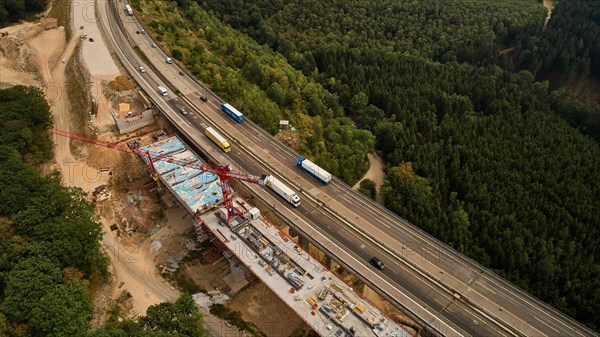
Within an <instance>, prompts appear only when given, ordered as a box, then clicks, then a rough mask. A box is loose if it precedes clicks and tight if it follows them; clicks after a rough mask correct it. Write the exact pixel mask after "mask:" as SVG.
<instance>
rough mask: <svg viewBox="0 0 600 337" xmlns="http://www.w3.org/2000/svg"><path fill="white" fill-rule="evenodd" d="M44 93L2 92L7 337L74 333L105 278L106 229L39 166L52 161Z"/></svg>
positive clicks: (1, 311) (1, 275)
mask: <svg viewBox="0 0 600 337" xmlns="http://www.w3.org/2000/svg"><path fill="white" fill-rule="evenodd" d="M50 124H51V119H50V114H49V106H48V104H47V103H46V101H45V100H44V97H43V95H42V93H41V92H40V91H39V90H37V89H35V88H31V87H29V88H28V87H22V86H16V87H13V88H10V89H3V90H0V129H2V133H1V134H0V181H2V188H1V189H0V200H2V203H0V228H1V229H0V247H1V248H0V252H1V253H0V335H3V336H75V335H79V334H81V333H83V332H85V331H86V330H87V328H88V324H89V320H90V318H91V315H92V306H91V304H90V299H89V295H88V292H89V284H90V283H89V281H90V279H91V278H92V277H94V276H102V275H104V274H106V259H105V258H104V257H103V255H102V254H101V253H100V249H99V244H98V240H99V239H100V236H101V231H100V226H99V225H98V224H97V223H96V222H95V220H94V219H95V218H94V210H93V207H92V206H91V205H90V204H89V203H88V202H87V201H86V200H85V195H84V194H83V192H81V191H80V190H73V189H67V188H65V187H63V186H62V185H61V183H60V180H59V178H58V177H57V176H50V177H42V176H40V175H39V173H38V171H37V168H36V165H37V164H40V163H42V162H44V161H46V160H48V159H50V158H51V156H52V145H51V142H50V140H49V138H48V136H47V133H46V129H47V128H48V127H49V126H50Z"/></svg>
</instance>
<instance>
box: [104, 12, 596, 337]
mask: <svg viewBox="0 0 600 337" xmlns="http://www.w3.org/2000/svg"><path fill="white" fill-rule="evenodd" d="M96 6H97V11H96V12H97V15H98V16H99V20H100V24H101V26H102V27H103V30H104V33H105V37H106V39H107V42H108V43H109V44H110V45H112V48H113V50H114V52H115V54H116V55H117V56H118V57H119V59H120V60H121V62H122V64H123V66H124V67H125V68H126V69H127V71H129V73H130V74H131V76H132V77H133V78H134V79H135V80H136V81H137V82H138V84H139V85H140V87H141V88H142V89H144V90H145V91H146V92H147V93H148V95H149V96H150V98H151V99H152V100H153V101H154V102H155V104H156V106H157V107H159V108H160V110H162V112H163V113H164V114H165V116H166V117H167V118H168V119H169V120H170V121H171V122H172V123H173V124H174V125H175V126H176V127H177V128H178V130H179V131H180V132H181V134H182V135H183V136H184V137H186V138H187V139H188V141H189V142H190V144H193V145H195V146H197V147H198V148H200V149H203V151H204V152H205V154H206V155H207V156H208V157H209V158H211V159H212V160H214V161H215V162H226V163H230V164H233V165H234V166H236V169H238V170H240V171H246V172H250V173H252V174H261V173H269V174H274V175H276V176H277V177H278V178H279V179H281V180H283V181H284V182H286V184H288V185H289V186H292V187H294V188H295V189H296V190H297V191H300V192H301V198H302V205H301V206H300V207H299V208H297V209H292V208H291V207H288V206H287V205H286V204H284V202H283V201H282V200H281V199H279V198H278V197H276V196H275V195H274V194H272V192H269V191H267V190H263V189H260V190H256V189H255V192H256V193H257V194H258V195H259V196H260V197H261V198H263V199H265V200H272V203H271V204H272V205H273V207H274V209H273V211H275V212H277V213H278V214H279V215H280V216H282V218H283V219H285V220H287V221H288V223H290V224H291V225H293V226H295V229H297V230H298V231H299V232H300V233H303V234H304V235H305V236H306V237H308V238H309V240H311V242H312V243H313V244H315V245H317V246H318V247H319V248H321V249H322V250H324V251H325V252H326V253H327V254H329V255H330V256H332V257H333V259H335V260H336V262H338V263H340V264H341V265H344V266H345V267H347V268H348V269H350V270H352V271H353V272H354V273H355V274H356V275H357V276H359V277H360V278H361V279H362V280H364V281H365V282H366V283H367V284H368V285H369V286H371V287H372V288H374V289H376V290H377V291H378V292H379V293H380V294H382V295H383V296H384V297H386V298H387V299H388V300H389V301H391V302H392V303H394V304H395V305H397V306H398V307H400V308H401V309H403V310H404V311H405V312H406V313H407V314H409V315H410V316H411V317H413V318H414V319H415V320H416V321H417V322H419V323H420V324H421V325H423V326H424V327H425V329H426V330H427V331H428V332H430V333H431V334H434V335H439V336H560V337H564V336H597V334H596V333H595V332H594V331H592V330H590V329H589V328H587V327H586V326H584V325H582V324H580V323H578V322H576V321H575V320H573V319H572V318H570V317H568V316H566V315H564V314H562V313H561V312H559V311H558V310H556V309H554V308H552V307H551V306H549V305H547V304H545V303H543V302H541V301H540V300H538V299H536V298H535V297H533V296H531V295H529V294H527V293H526V292H524V291H523V290H521V289H519V288H518V287H516V286H514V285H512V284H511V283H509V282H508V281H506V280H504V279H502V278H501V277H499V276H498V275H496V274H494V273H493V272H491V271H489V270H486V269H485V268H483V267H481V266H480V265H479V264H477V263H476V262H474V261H472V260H470V259H468V258H466V257H465V256H463V255H461V254H460V253H458V252H457V251H455V250H454V249H452V248H450V247H448V246H447V245H445V244H444V243H442V242H440V241H438V240H437V239H435V238H433V237H432V236H430V235H428V234H426V233H425V232H423V231H422V230H420V229H419V228H417V227H416V226H414V225H412V224H410V223H408V222H407V221H406V220H404V219H402V218H400V217H399V216H397V215H395V214H393V213H392V212H390V211H389V210H387V209H385V208H384V207H382V206H381V205H378V204H376V203H375V202H373V201H372V200H370V199H368V198H366V197H364V196H363V195H361V194H360V193H357V192H354V191H353V190H352V189H351V188H350V187H349V186H347V185H346V184H345V183H343V182H342V181H340V180H338V179H335V178H334V179H333V180H332V182H331V183H330V184H328V185H322V184H320V183H318V182H317V181H316V180H314V179H312V178H310V177H309V176H308V175H306V174H304V173H303V172H300V171H299V170H298V169H297V168H296V166H295V163H296V158H297V157H298V154H297V153H294V152H293V151H292V150H290V149H289V148H288V147H287V146H285V145H283V144H281V143H279V142H278V141H276V140H275V139H274V138H273V137H272V136H271V135H270V134H268V133H267V132H265V131H264V130H263V129H261V128H260V127H258V126H257V125H255V124H254V123H252V122H251V121H249V120H246V121H245V122H244V123H243V124H237V123H235V122H234V121H233V120H232V119H231V118H230V117H228V116H227V115H225V114H224V113H223V112H221V111H220V109H219V105H220V103H221V99H219V98H218V97H217V96H216V95H214V94H213V93H212V92H210V90H209V89H208V88H207V87H206V86H205V85H204V84H202V83H199V82H197V81H196V80H194V79H193V78H192V77H190V76H189V75H181V74H180V72H181V71H185V70H182V69H180V68H179V67H178V65H177V64H167V63H166V62H165V60H166V57H168V55H166V54H164V52H163V51H162V50H161V49H160V48H154V47H152V44H153V41H152V40H151V38H150V36H148V35H146V34H136V31H139V30H141V29H142V26H141V25H140V24H139V22H138V21H137V20H136V19H135V17H134V16H126V15H125V12H124V9H123V8H121V7H123V6H124V4H123V3H121V2H117V1H115V0H109V1H100V2H97V3H96ZM136 50H137V51H138V52H136ZM140 55H145V56H144V58H142V57H140ZM139 66H144V67H145V68H146V69H147V72H146V73H140V72H139V71H138V70H137V69H138V67H139ZM159 85H162V86H165V87H167V88H168V89H169V95H168V96H166V97H165V96H162V95H160V94H159V93H158V91H157V87H158V86H159ZM200 95H205V96H207V97H208V101H207V102H202V101H201V100H200V99H199V96H200ZM176 96H177V97H178V99H179V100H180V101H181V102H184V103H185V104H187V106H188V111H190V113H189V114H187V115H185V116H183V115H181V114H179V113H178V112H177V110H176V109H174V106H173V102H172V100H173V99H174V98H175V97H176ZM200 123H207V124H208V125H210V126H213V127H214V128H215V129H217V130H218V131H219V132H220V133H221V134H223V135H224V136H226V138H228V139H230V140H231V143H232V151H231V152H230V153H229V154H227V155H226V154H224V153H222V152H221V151H220V150H219V149H218V148H217V147H216V146H214V144H212V143H211V142H210V141H209V140H208V139H206V138H205V137H204V136H203V135H202V133H201V132H200V131H199V125H200ZM269 194H270V195H269ZM372 256H377V257H379V258H380V259H381V260H382V261H383V262H384V263H385V265H386V268H385V270H383V271H378V270H375V269H374V268H372V267H371V266H369V264H368V260H369V259H370V258H371V257H372Z"/></svg>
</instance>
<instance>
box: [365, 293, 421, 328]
mask: <svg viewBox="0 0 600 337" xmlns="http://www.w3.org/2000/svg"><path fill="white" fill-rule="evenodd" d="M362 296H363V298H366V299H367V300H369V302H371V303H372V304H373V305H374V306H375V307H377V308H378V309H379V310H381V311H383V312H385V313H386V314H387V316H388V317H390V318H392V319H393V320H395V321H396V322H398V323H400V324H402V325H404V328H405V329H407V331H408V332H409V333H410V334H412V335H413V336H416V335H417V329H418V325H417V323H416V322H415V321H413V320H412V319H411V318H410V317H408V316H406V314H405V313H403V312H402V311H400V310H398V308H396V307H395V306H394V305H392V304H391V303H390V302H388V301H386V300H385V299H384V298H383V297H381V296H380V295H379V294H377V293H376V292H375V291H374V290H373V289H371V288H369V287H368V286H364V287H363V292H362Z"/></svg>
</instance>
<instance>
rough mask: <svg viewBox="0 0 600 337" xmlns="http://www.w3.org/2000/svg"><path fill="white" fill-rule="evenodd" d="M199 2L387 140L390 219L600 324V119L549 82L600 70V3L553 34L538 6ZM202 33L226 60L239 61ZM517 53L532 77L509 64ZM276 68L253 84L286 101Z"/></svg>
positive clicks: (573, 13) (556, 26) (560, 10)
mask: <svg viewBox="0 0 600 337" xmlns="http://www.w3.org/2000/svg"><path fill="white" fill-rule="evenodd" d="M198 3H199V4H201V7H202V8H204V9H206V10H207V11H209V12H210V13H214V14H215V15H216V16H218V17H219V18H220V19H221V20H222V21H224V22H227V23H229V24H231V25H232V26H233V27H235V28H237V29H239V30H240V31H242V32H244V33H246V34H248V35H249V36H250V37H252V38H254V39H255V41H257V42H258V43H260V44H263V47H262V48H260V47H255V48H256V50H264V47H265V46H268V47H270V48H271V49H272V50H275V51H277V52H278V53H280V54H281V55H283V56H284V57H285V60H286V61H287V62H289V63H290V64H291V65H293V66H294V67H295V68H296V69H299V70H301V71H302V73H303V74H304V76H307V78H309V79H313V80H315V81H317V82H318V83H319V84H320V85H321V86H323V87H324V88H325V89H327V90H328V91H329V92H330V93H331V94H333V97H335V98H337V99H338V102H339V104H340V105H341V106H342V107H343V111H344V113H345V114H346V116H348V117H350V118H351V119H352V121H353V123H351V124H346V123H338V125H339V126H341V127H342V130H344V128H348V130H354V129H356V128H359V129H362V130H368V131H369V132H371V133H372V134H373V135H374V136H375V142H376V148H377V149H378V150H381V151H382V152H383V154H384V156H385V159H386V161H387V166H388V167H387V174H386V183H385V184H384V186H383V188H382V193H383V196H384V199H385V203H386V206H387V207H389V208H390V209H392V210H393V211H395V212H396V213H398V214H400V215H401V216H403V217H405V218H407V219H408V220H410V221H411V222H412V223H414V224H416V225H417V226H420V227H422V228H424V229H425V230H427V231H428V232H429V233H431V234H433V235H435V236H436V237H438V238H440V239H442V240H444V241H445V242H447V243H449V244H450V245H452V246H454V247H455V248H457V249H458V250H460V251H461V252H463V253H465V254H467V255H468V256H470V257H472V258H474V259H476V260H477V261H479V262H480V263H481V264H483V265H485V266H488V267H490V268H492V269H493V270H495V271H497V272H498V273H499V274H501V275H502V276H505V277H506V278H508V279H509V280H511V281H512V282H514V283H516V284H517V285H519V286H520V287H522V288H524V289H526V290H527V291H529V292H531V293H533V294H534V295H536V296H538V297H540V298H542V299H543V300H545V301H547V302H548V303H550V304H552V305H554V306H555V307H557V308H559V309H560V310H562V311H564V312H566V313H568V314H569V315H572V316H573V317H575V318H576V319H578V320H580V321H582V322H583V323H585V324H588V325H589V326H590V327H593V328H598V327H600V315H599V314H598V313H600V297H598V296H600V295H599V293H598V292H597V291H596V289H598V285H599V284H598V282H600V281H598V280H600V260H599V256H600V255H598V254H599V253H600V252H599V251H598V249H599V248H598V247H600V242H598V239H597V238H598V228H600V213H598V212H597V211H595V210H597V209H599V207H600V204H599V203H600V197H599V196H600V183H599V181H600V179H599V178H600V177H599V175H600V172H599V171H598V167H600V162H599V160H600V159H599V158H600V150H599V148H598V143H597V142H594V141H593V140H592V139H590V138H588V137H586V136H584V135H583V134H582V133H584V134H586V135H590V136H593V137H595V139H596V140H598V139H599V138H598V136H597V135H598V134H599V133H598V131H597V130H598V128H597V125H600V123H598V120H600V118H597V116H600V108H598V107H594V106H590V105H587V104H585V103H581V102H578V101H576V100H574V99H573V98H572V97H570V95H567V94H566V92H565V91H553V90H552V89H551V88H550V86H549V84H548V82H536V80H535V79H536V76H537V78H538V79H539V78H541V77H540V76H541V75H540V74H547V73H549V72H552V71H553V70H556V71H562V70H569V69H570V70H569V71H572V70H573V69H574V70H573V73H574V74H579V73H580V72H579V71H580V70H582V71H583V73H590V74H591V73H593V72H594V71H595V69H596V67H597V64H600V62H595V63H594V61H595V60H596V58H597V52H596V49H597V48H596V44H597V43H596V40H597V39H598V36H600V34H595V33H594V32H596V30H597V29H598V22H599V20H597V17H596V13H597V10H598V8H599V7H600V4H599V3H598V2H594V1H577V0H566V1H561V2H559V3H558V5H557V7H556V10H555V13H553V20H551V22H550V25H549V26H548V28H547V29H546V31H544V32H543V33H542V31H543V22H544V18H545V16H546V10H545V9H544V8H543V6H542V4H541V2H540V1H534V0H523V1H496V2H491V1H470V0H449V1H442V2H440V1H411V0H403V1H393V2H392V1H386V0H379V1H352V2H339V1H332V2H318V1H294V0H292V1H285V2H281V1H279V2H277V1H266V0H265V1H258V2H256V1H242V2H239V1H238V2H235V5H233V2H232V1H227V0H226V1H212V0H208V1H204V0H203V1H198ZM179 5H180V6H181V7H183V8H193V7H194V6H193V3H192V1H189V0H188V1H179ZM196 12H197V13H203V12H201V11H199V10H196ZM555 15H556V20H554V16H555ZM189 18H190V19H191V20H193V18H194V16H189ZM571 19H573V20H571ZM206 20H212V18H211V17H210V16H208V17H207V19H206ZM569 20H571V22H569ZM201 22H203V23H204V27H206V28H207V30H206V31H204V37H205V38H206V39H207V40H208V41H210V42H211V43H210V44H208V46H209V47H210V48H211V49H210V51H211V52H212V51H213V50H215V49H221V50H222V49H223V48H226V50H228V51H230V52H231V53H232V54H235V50H237V48H238V47H237V45H236V43H234V42H232V41H231V40H228V39H225V38H223V40H220V41H219V43H218V44H213V38H214V36H215V35H216V34H215V33H214V32H213V31H212V30H210V31H209V30H208V25H206V24H205V22H206V21H204V20H203V21H201ZM563 28H564V29H563ZM584 31H585V32H584ZM536 47H537V49H536ZM511 48H514V53H515V55H518V56H517V59H518V60H517V62H516V67H510V66H509V65H508V64H506V63H505V60H504V59H503V58H502V57H501V56H500V55H501V52H503V53H506V51H505V49H511ZM547 48H552V50H549V49H547ZM527 51H528V53H529V55H527ZM253 57H254V56H253V55H248V54H240V56H239V57H238V58H237V59H236V60H239V63H237V62H234V63H233V65H235V67H236V68H242V69H243V68H244V65H246V64H248V61H249V60H250V62H252V61H253ZM592 63H593V65H592ZM261 66H262V65H261V64H258V65H256V66H255V67H254V68H255V69H257V71H256V72H249V73H247V74H249V76H248V78H254V79H256V78H261V79H262V82H260V83H263V84H261V85H260V88H262V89H263V90H271V91H270V92H273V93H276V95H275V96H273V97H285V91H284V92H281V90H279V87H278V86H277V85H273V83H276V82H278V80H276V79H275V78H273V77H261V76H259V75H258V74H260V70H261V69H262V68H261ZM254 68H253V69H254ZM546 69H547V70H546ZM542 77H543V76H542ZM208 81H209V82H211V83H213V82H212V81H211V80H210V79H209V80H208ZM214 83H217V85H218V83H222V82H221V81H220V80H219V79H216V80H215V81H214ZM269 88H270V89H269ZM282 88H283V89H286V88H287V87H285V86H283V87H282ZM321 97H327V95H323V96H321ZM318 116H319V117H320V119H321V120H320V125H323V126H324V127H322V128H321V127H317V128H315V130H314V133H315V134H316V136H315V141H314V142H315V143H317V142H316V140H318V139H319V138H318V137H319V136H320V135H323V139H324V140H325V141H326V143H325V144H328V145H327V146H328V147H329V148H336V146H337V145H344V144H348V142H347V139H346V138H344V137H340V136H339V135H340V134H338V135H335V134H333V135H332V132H331V131H329V130H327V125H328V124H331V123H332V122H331V117H332V116H331V115H328V114H319V115H318ZM334 116H338V114H337V113H336V114H335V115H334ZM565 121H567V122H568V123H569V124H570V125H572V126H575V127H577V128H579V130H580V131H581V132H580V131H579V130H577V129H574V128H572V127H571V126H569V125H568V124H567V123H565ZM336 127H337V126H336ZM336 130H339V129H337V128H336ZM346 132H348V131H346ZM352 133H353V134H356V131H352ZM341 135H343V133H341ZM307 139H309V140H310V139H311V138H310V137H308V138H307ZM301 150H304V149H301ZM346 168H347V167H346ZM335 173H336V174H337V173H339V172H337V171H336V172H335Z"/></svg>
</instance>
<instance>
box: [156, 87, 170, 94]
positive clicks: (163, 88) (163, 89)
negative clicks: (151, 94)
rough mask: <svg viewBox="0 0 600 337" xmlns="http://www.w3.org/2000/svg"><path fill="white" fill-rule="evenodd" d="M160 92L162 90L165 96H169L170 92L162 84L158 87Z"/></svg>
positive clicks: (161, 92)
mask: <svg viewBox="0 0 600 337" xmlns="http://www.w3.org/2000/svg"><path fill="white" fill-rule="evenodd" d="M158 92H160V94H161V95H163V96H167V95H168V94H169V92H168V91H167V89H166V88H165V87H163V86H162V85H161V86H159V87H158Z"/></svg>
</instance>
